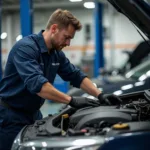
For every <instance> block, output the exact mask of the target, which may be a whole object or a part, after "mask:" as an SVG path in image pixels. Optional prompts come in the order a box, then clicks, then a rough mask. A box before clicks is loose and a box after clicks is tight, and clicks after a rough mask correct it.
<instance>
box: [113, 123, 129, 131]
mask: <svg viewBox="0 0 150 150" xmlns="http://www.w3.org/2000/svg"><path fill="white" fill-rule="evenodd" d="M112 128H113V129H115V130H121V129H129V125H128V124H127V123H118V124H115V125H113V126H112Z"/></svg>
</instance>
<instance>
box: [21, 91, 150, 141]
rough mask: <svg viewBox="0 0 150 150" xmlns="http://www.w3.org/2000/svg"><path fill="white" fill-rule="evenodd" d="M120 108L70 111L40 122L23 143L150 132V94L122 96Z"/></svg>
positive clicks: (28, 129) (25, 134)
mask: <svg viewBox="0 0 150 150" xmlns="http://www.w3.org/2000/svg"><path fill="white" fill-rule="evenodd" d="M120 98H121V99H122V101H123V102H122V104H121V105H119V106H116V105H115V106H99V107H87V108H83V109H79V110H76V109H74V108H71V107H68V108H66V109H64V110H62V111H61V112H60V113H58V114H56V115H49V116H47V117H46V118H43V119H42V120H37V121H36V122H35V123H34V124H33V125H29V126H26V128H25V129H24V130H23V132H22V133H23V134H22V140H23V142H26V141H30V140H32V139H36V138H43V137H55V136H59V137H60V136H62V137H68V136H70V137H72V136H92V135H94V136H95V135H101V136H105V137H110V136H115V135H118V134H123V133H132V132H141V131H142V132H144V131H149V130H150V91H148V90H146V91H143V92H138V93H131V94H126V95H122V96H120Z"/></svg>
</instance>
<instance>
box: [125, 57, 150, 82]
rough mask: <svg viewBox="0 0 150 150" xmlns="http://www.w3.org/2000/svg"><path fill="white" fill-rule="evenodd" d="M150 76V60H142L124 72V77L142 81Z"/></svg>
mask: <svg viewBox="0 0 150 150" xmlns="http://www.w3.org/2000/svg"><path fill="white" fill-rule="evenodd" d="M149 76H150V60H147V61H145V62H143V63H142V64H140V65H138V66H137V67H135V68H133V69H132V70H130V71H129V72H127V73H126V74H125V77H126V78H133V79H136V80H140V81H143V80H145V79H146V78H147V77H149Z"/></svg>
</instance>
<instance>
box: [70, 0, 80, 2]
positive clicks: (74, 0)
mask: <svg viewBox="0 0 150 150" xmlns="http://www.w3.org/2000/svg"><path fill="white" fill-rule="evenodd" d="M69 1H70V2H81V1H82V0H69Z"/></svg>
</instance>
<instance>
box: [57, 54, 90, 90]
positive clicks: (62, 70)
mask: <svg viewBox="0 0 150 150" xmlns="http://www.w3.org/2000/svg"><path fill="white" fill-rule="evenodd" d="M59 55H60V57H59V58H60V67H59V70H58V74H59V75H60V76H61V78H62V79H63V80H65V81H70V84H71V85H73V86H74V87H77V88H79V87H80V84H81V82H82V80H83V79H84V78H85V77H87V75H86V74H84V73H83V72H82V71H81V70H80V69H78V68H77V67H75V66H74V65H73V64H71V63H70V61H69V59H68V58H66V56H65V54H64V53H63V52H60V54H59Z"/></svg>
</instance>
